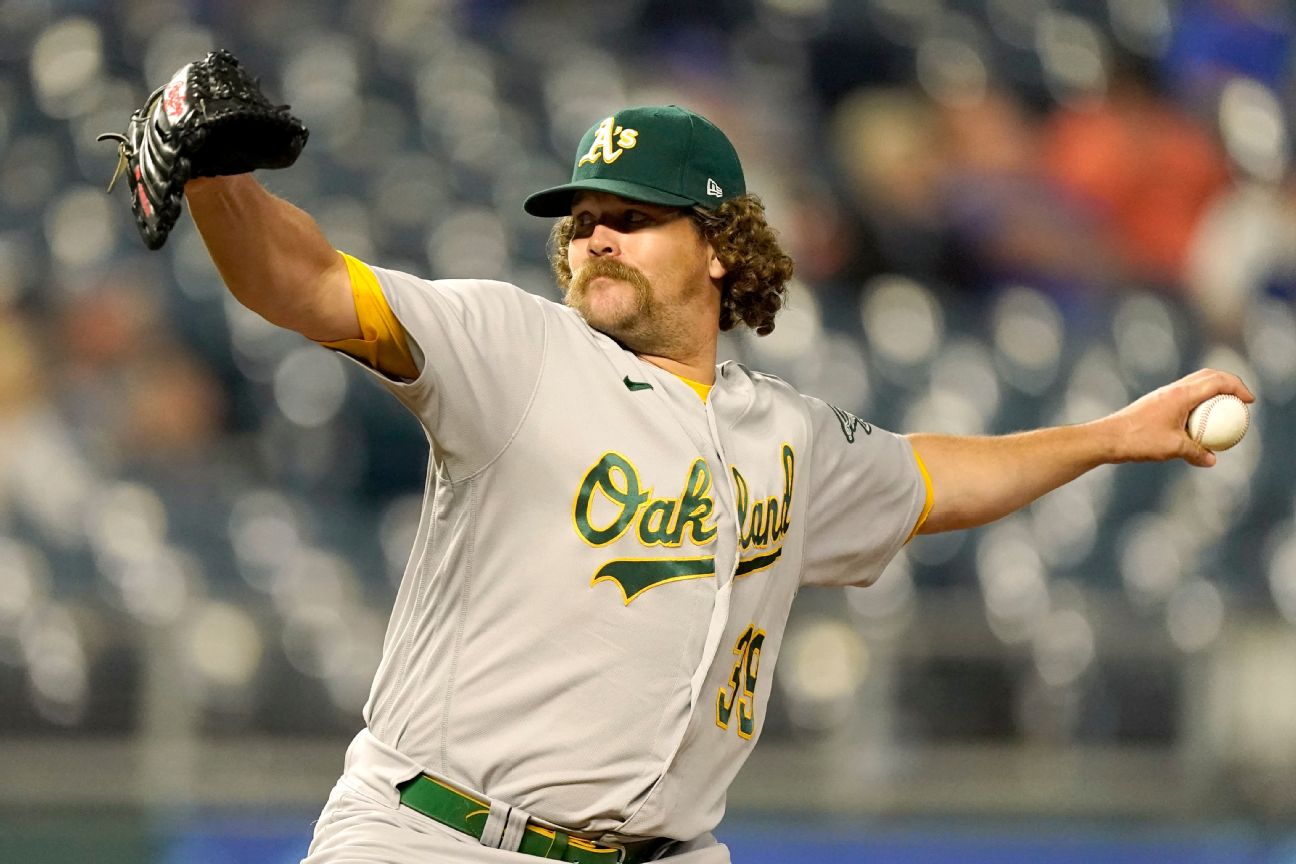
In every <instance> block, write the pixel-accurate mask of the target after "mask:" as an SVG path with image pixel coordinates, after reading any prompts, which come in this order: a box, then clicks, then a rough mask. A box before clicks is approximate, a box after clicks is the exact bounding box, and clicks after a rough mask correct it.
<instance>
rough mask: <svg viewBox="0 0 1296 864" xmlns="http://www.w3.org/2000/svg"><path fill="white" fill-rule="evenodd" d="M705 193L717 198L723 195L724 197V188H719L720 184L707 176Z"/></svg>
mask: <svg viewBox="0 0 1296 864" xmlns="http://www.w3.org/2000/svg"><path fill="white" fill-rule="evenodd" d="M707 194H708V195H714V196H715V197H717V198H723V197H724V190H723V189H721V188H720V184H719V183H717V182H715V181H714V180H712V179H711V178H710V177H708V178H707Z"/></svg>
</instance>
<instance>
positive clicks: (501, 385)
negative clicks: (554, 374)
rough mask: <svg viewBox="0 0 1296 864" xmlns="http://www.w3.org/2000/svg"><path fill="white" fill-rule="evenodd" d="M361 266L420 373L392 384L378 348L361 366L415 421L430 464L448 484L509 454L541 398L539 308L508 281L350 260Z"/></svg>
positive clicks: (364, 355) (542, 327) (542, 338)
mask: <svg viewBox="0 0 1296 864" xmlns="http://www.w3.org/2000/svg"><path fill="white" fill-rule="evenodd" d="M357 266H358V267H361V268H363V269H364V271H365V272H367V273H370V274H372V276H373V280H374V284H375V285H376V286H377V288H378V289H379V292H380V293H379V299H380V300H381V301H382V303H381V304H380V305H382V306H385V308H386V310H387V311H388V313H389V315H390V317H391V321H392V325H391V327H390V329H391V331H392V332H393V333H396V334H399V335H400V337H401V338H402V340H403V341H404V342H405V344H406V352H407V355H408V361H409V362H410V364H411V366H410V368H409V370H408V371H411V372H414V373H415V374H414V375H413V376H408V375H402V374H400V373H399V372H398V373H396V374H395V376H393V373H392V369H391V368H389V367H388V366H385V365H382V362H383V361H382V360H381V359H380V358H381V355H380V354H378V353H377V352H376V349H375V350H374V351H373V352H367V353H362V354H361V356H360V357H359V358H358V359H359V361H360V363H361V366H362V367H363V368H365V369H366V370H368V371H370V372H371V373H373V374H375V375H376V376H377V377H378V378H379V380H380V381H381V382H382V384H383V386H385V387H386V388H387V389H388V390H390V391H391V392H392V393H393V394H394V395H395V396H396V398H397V399H399V400H400V401H401V402H402V403H403V404H404V405H405V406H406V407H407V408H408V409H409V410H410V411H411V412H413V413H414V415H415V416H417V417H418V418H419V421H420V422H421V423H422V424H423V427H424V429H425V430H426V431H427V434H428V438H429V439H430V442H431V445H432V454H433V458H434V459H436V460H437V461H438V462H439V463H442V464H443V465H444V466H445V467H447V468H448V469H449V470H450V473H451V476H452V477H465V476H468V475H469V474H471V473H473V472H475V471H477V470H479V469H480V468H482V467H484V466H485V465H487V464H488V463H489V462H490V461H491V460H493V459H494V458H496V457H497V456H498V455H499V454H500V453H501V452H502V451H503V449H504V448H505V447H506V446H507V444H508V442H509V441H510V440H511V438H512V436H513V434H514V433H515V432H516V430H517V428H518V426H519V425H520V424H521V422H522V419H523V417H524V416H525V414H526V411H527V409H528V407H529V406H530V402H531V398H532V396H533V395H534V393H535V389H536V385H537V382H538V381H539V377H540V370H541V367H542V365H543V364H542V362H541V361H542V359H543V356H544V349H545V336H546V316H545V313H544V310H543V308H542V306H541V303H542V301H541V300H540V299H539V298H537V297H535V296H534V295H532V294H529V293H527V292H525V291H523V290H522V289H520V288H518V287H516V286H513V285H509V284H506V283H503V282H492V281H485V280H476V279H445V280H435V281H431V280H426V279H420V278H418V277H416V276H411V275H409V274H408V273H401V272H399V271H395V270H386V269H383V268H379V267H370V266H368V265H366V264H363V263H361V262H359V261H356V260H355V259H351V260H349V261H348V267H349V268H355V267H357ZM353 284H354V272H353ZM357 313H358V314H360V315H361V316H362V317H363V314H364V313H363V312H362V311H361V310H360V309H359V308H358V309H357ZM362 329H363V328H362ZM365 335H366V336H368V335H369V333H368V332H367V331H366V332H365ZM352 341H360V340H352ZM331 347H337V348H339V350H346V349H345V348H343V347H342V346H337V345H333V346H331ZM346 353H347V354H348V355H349V356H352V357H355V354H356V352H353V351H346ZM394 353H395V354H396V355H397V356H398V355H399V352H394ZM396 362H397V363H399V362H401V361H400V359H399V357H398V359H397V361H396ZM384 373H385V374H384Z"/></svg>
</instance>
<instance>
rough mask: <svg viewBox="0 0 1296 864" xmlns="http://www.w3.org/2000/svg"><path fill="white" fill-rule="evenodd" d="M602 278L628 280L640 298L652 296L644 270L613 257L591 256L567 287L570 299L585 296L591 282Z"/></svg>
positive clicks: (578, 298)
mask: <svg viewBox="0 0 1296 864" xmlns="http://www.w3.org/2000/svg"><path fill="white" fill-rule="evenodd" d="M600 278H607V279H616V280H617V281H619V282H627V283H629V284H630V286H631V287H632V288H634V290H635V294H636V296H638V297H640V298H647V297H649V296H651V289H650V287H649V284H648V277H647V276H645V275H644V274H643V272H642V271H640V270H638V269H636V268H634V267H631V266H630V265H629V264H626V263H624V262H621V261H616V260H614V259H612V258H591V259H590V260H589V261H586V262H585V263H584V264H582V265H581V267H580V269H579V270H577V271H576V274H575V275H574V276H573V277H572V281H571V285H570V287H569V288H568V289H567V297H568V299H569V301H570V300H573V299H574V300H577V301H579V300H580V299H582V298H584V296H585V294H586V293H587V292H588V291H589V286H590V283H591V282H593V281H594V280H595V279H600Z"/></svg>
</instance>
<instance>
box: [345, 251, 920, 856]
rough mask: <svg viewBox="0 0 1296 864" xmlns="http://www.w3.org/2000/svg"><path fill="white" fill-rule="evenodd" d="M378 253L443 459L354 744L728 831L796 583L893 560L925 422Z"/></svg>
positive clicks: (568, 813)
mask: <svg viewBox="0 0 1296 864" xmlns="http://www.w3.org/2000/svg"><path fill="white" fill-rule="evenodd" d="M374 273H375V274H376V275H377V278H378V281H379V283H380V285H381V288H382V291H383V294H384V296H385V298H386V300H387V302H388V304H389V305H390V307H391V309H392V311H393V312H394V314H395V316H396V318H397V319H398V320H399V321H400V323H401V325H402V326H403V327H404V329H405V331H406V333H407V335H408V337H409V338H410V340H411V343H412V344H411V347H412V349H413V350H414V351H415V353H416V355H418V356H420V357H421V358H422V372H421V374H420V376H419V377H418V378H417V379H416V380H414V381H412V382H394V381H391V380H388V379H387V378H385V377H383V376H379V377H380V378H381V379H382V380H383V382H384V383H385V385H386V386H387V387H388V388H390V389H391V391H392V392H393V393H394V394H395V395H396V396H397V398H399V399H400V400H401V401H402V402H403V403H404V404H405V405H406V406H407V407H408V408H409V409H410V410H411V411H412V412H413V413H414V414H415V415H417V417H418V418H419V420H420V422H421V423H422V424H423V427H424V429H425V430H426V432H427V436H428V440H429V442H430V445H431V449H432V459H431V461H430V467H429V471H428V478H427V486H426V494H425V499H424V505H423V512H422V517H421V521H420V525H419V530H418V535H417V538H416V540H415V543H414V548H413V551H412V553H411V555H410V560H409V564H408V566H407V568H406V571H405V575H404V579H403V581H402V583H401V586H400V589H399V593H398V596H397V600H396V605H395V609H394V611H393V613H392V618H391V622H390V625H389V628H388V631H387V636H386V640H385V643H384V646H383V657H382V661H381V664H380V666H379V669H378V672H377V675H376V677H375V680H374V684H373V689H372V692H371V694H370V698H369V701H368V703H367V704H366V706H365V720H366V722H367V724H368V727H369V729H368V732H366V733H362V736H365V741H367V742H368V743H367V744H366V745H365V746H364V747H361V748H356V747H353V751H356V750H362V751H363V752H364V753H368V754H370V755H369V756H362V757H357V758H373V759H377V758H382V759H385V760H387V762H388V763H389V764H388V767H386V768H385V769H384V771H385V774H384V776H387V777H388V779H390V780H391V781H392V782H399V780H401V779H404V777H402V776H399V775H401V774H404V775H405V776H411V775H412V774H413V773H417V771H419V770H424V771H430V772H433V773H435V774H439V775H441V776H443V777H445V778H447V779H449V780H452V781H454V782H457V783H459V784H462V785H464V786H466V787H468V788H470V789H473V790H476V791H478V792H481V793H484V794H485V795H488V796H490V797H492V798H495V799H499V800H501V801H504V802H507V803H508V804H511V805H513V806H516V807H521V808H523V809H525V810H527V811H529V812H531V813H532V814H534V815H535V816H538V817H540V818H543V819H547V820H549V821H551V822H554V823H557V824H559V825H562V826H565V827H568V828H570V829H574V830H583V831H593V832H601V833H605V834H608V835H613V836H623V837H633V836H639V837H643V836H657V837H675V838H680V839H688V838H691V837H694V836H696V835H699V834H702V833H703V832H706V831H709V830H711V829H712V828H713V827H714V826H715V825H716V824H717V823H718V822H719V821H720V818H721V816H722V815H723V813H724V802H725V794H726V790H727V788H728V786H729V784H730V782H731V781H732V780H733V778H734V775H735V774H737V772H738V769H739V768H740V767H741V766H742V764H743V761H744V760H745V759H746V757H747V754H748V753H749V752H750V751H751V748H752V746H753V745H754V744H755V742H756V739H757V738H758V737H759V736H760V732H761V726H762V719H763V717H764V715H765V707H766V705H767V703H768V701H769V694H770V682H771V677H772V672H773V670H774V664H775V661H776V660H777V658H778V653H779V647H780V644H781V643H782V637H783V631H784V626H785V622H786V620H787V617H788V611H789V607H790V606H791V603H792V599H793V597H794V595H795V594H796V592H797V589H798V588H799V587H800V586H801V585H803V584H808V583H814V584H846V583H850V584H861V583H868V582H870V581H872V580H873V579H875V578H876V577H877V575H878V574H879V573H880V572H881V571H882V569H883V567H885V565H886V563H887V562H888V561H889V560H890V558H891V557H892V556H893V555H894V554H895V553H896V552H897V550H899V549H900V547H901V546H902V545H903V544H904V542H905V540H906V539H907V538H908V536H909V534H910V532H911V529H912V528H913V527H914V525H915V523H916V522H917V520H918V518H919V515H920V514H921V513H922V511H923V506H924V503H925V501H926V486H925V484H924V481H923V478H922V474H921V472H920V470H919V469H918V467H917V463H916V461H915V457H914V455H913V452H912V450H911V448H910V446H909V444H908V442H907V441H906V440H905V439H904V438H902V437H899V436H897V435H893V434H891V433H888V432H884V431H882V430H880V429H877V428H874V427H871V426H869V425H868V424H866V423H863V422H861V421H860V420H858V419H857V418H855V417H853V416H852V415H850V414H847V413H845V412H842V411H838V410H836V409H833V408H831V407H829V406H828V405H826V404H825V403H823V402H820V401H819V400H816V399H813V398H809V397H806V396H802V395H800V394H799V393H797V392H795V391H794V390H793V389H792V388H791V387H789V386H788V385H787V384H785V383H784V382H782V381H780V380H778V379H777V378H773V377H771V376H768V375H762V374H759V373H755V372H751V371H748V370H747V369H746V368H744V367H743V366H741V365H739V364H736V363H725V364H723V365H721V366H720V367H719V368H718V370H717V377H716V383H715V386H714V387H713V388H712V389H711V392H710V395H709V397H708V399H707V400H706V401H705V402H703V401H702V400H700V399H699V398H698V395H697V393H695V392H694V391H693V390H692V389H690V388H689V386H688V385H687V384H685V383H684V382H682V381H681V380H680V379H678V378H676V377H675V376H673V375H671V374H669V373H668V372H665V371H663V370H661V369H659V368H657V367H655V366H653V365H651V364H649V363H647V362H644V361H642V360H640V359H639V358H638V357H636V356H635V355H634V354H632V353H630V352H628V351H626V350H624V349H622V348H621V347H620V346H618V345H617V344H616V342H614V341H613V340H612V339H610V338H608V337H606V336H604V335H602V334H600V333H598V332H595V331H593V330H592V329H590V328H589V327H588V326H586V324H585V323H584V321H583V320H582V319H581V318H580V317H579V316H578V315H577V314H576V313H575V312H574V311H572V310H570V309H568V308H566V307H564V306H562V305H559V304H555V303H552V302H550V301H548V300H545V299H542V298H540V297H537V296H534V295H532V294H528V293H526V292H524V291H522V290H521V289H519V288H516V287H514V286H511V285H507V284H503V283H499V282H486V281H473V280H446V281H436V282H429V281H425V280H421V279H417V278H415V277H413V276H409V275H406V274H402V273H397V272H393V271H387V270H381V269H377V268H374ZM373 754H381V757H379V756H375V755H373ZM352 755H353V757H355V754H354V753H353V754H352ZM384 771H380V772H378V773H380V774H383V773H384ZM371 773H372V772H371Z"/></svg>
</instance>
